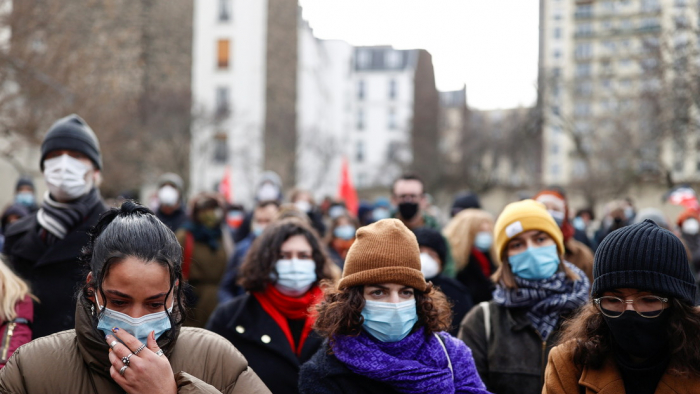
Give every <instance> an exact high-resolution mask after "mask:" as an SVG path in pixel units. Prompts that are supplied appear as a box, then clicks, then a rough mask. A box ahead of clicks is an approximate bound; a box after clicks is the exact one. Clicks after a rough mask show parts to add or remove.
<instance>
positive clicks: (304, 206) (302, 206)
mask: <svg viewBox="0 0 700 394" xmlns="http://www.w3.org/2000/svg"><path fill="white" fill-rule="evenodd" d="M294 206H296V207H297V209H298V210H300V211H302V212H304V213H309V212H311V208H312V206H311V203H310V202H308V201H305V200H299V201H297V202H295V203H294Z"/></svg>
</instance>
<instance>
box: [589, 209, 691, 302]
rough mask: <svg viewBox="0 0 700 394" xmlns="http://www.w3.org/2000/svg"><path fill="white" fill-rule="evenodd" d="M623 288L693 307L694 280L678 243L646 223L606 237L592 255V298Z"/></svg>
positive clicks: (669, 234) (616, 231)
mask: <svg viewBox="0 0 700 394" xmlns="http://www.w3.org/2000/svg"><path fill="white" fill-rule="evenodd" d="M625 287H629V288H633V289H639V290H646V291H651V292H658V293H661V294H664V295H667V296H669V297H674V298H677V299H679V300H681V301H684V302H686V303H688V304H691V305H694V304H695V292H696V287H695V280H694V279H693V274H692V273H691V272H690V266H689V263H688V256H687V255H686V252H685V246H683V243H682V242H681V240H680V239H678V237H676V236H675V235H674V234H673V233H671V232H670V231H668V230H665V229H663V228H661V227H659V226H658V225H656V223H654V222H653V221H651V220H648V219H647V220H645V221H643V222H641V223H637V224H633V225H631V226H626V227H623V228H621V229H618V230H615V231H613V232H612V233H610V234H608V236H607V237H605V239H604V240H603V242H601V244H600V246H599V247H598V250H597V251H596V254H595V262H594V265H593V286H592V288H591V295H592V296H594V297H599V296H600V295H601V294H602V293H603V292H605V291H608V290H613V289H619V288H625Z"/></svg>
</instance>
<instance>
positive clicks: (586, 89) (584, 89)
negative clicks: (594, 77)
mask: <svg viewBox="0 0 700 394" xmlns="http://www.w3.org/2000/svg"><path fill="white" fill-rule="evenodd" d="M591 93H593V84H592V83H591V81H582V82H578V83H577V84H576V94H579V95H581V96H590V95H591Z"/></svg>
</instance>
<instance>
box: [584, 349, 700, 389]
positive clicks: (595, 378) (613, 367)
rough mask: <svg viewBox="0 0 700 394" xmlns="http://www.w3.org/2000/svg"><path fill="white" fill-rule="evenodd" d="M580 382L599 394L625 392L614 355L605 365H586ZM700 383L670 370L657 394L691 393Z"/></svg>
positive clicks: (662, 380) (695, 379)
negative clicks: (599, 366) (590, 366)
mask: <svg viewBox="0 0 700 394" xmlns="http://www.w3.org/2000/svg"><path fill="white" fill-rule="evenodd" d="M578 384H579V385H581V386H584V387H587V388H590V389H591V390H593V392H595V393H598V394H616V393H624V392H625V383H624V381H623V380H622V375H621V374H620V370H619V369H618V368H617V364H616V363H615V361H614V357H613V356H608V357H607V358H606V360H605V362H604V363H603V366H602V367H601V368H598V369H593V368H589V367H584V368H583V371H582V373H581V378H580V379H579V381H578ZM699 384H700V379H698V378H687V377H679V376H675V375H671V374H669V373H668V372H666V373H664V375H663V376H662V377H661V381H660V382H659V385H658V386H657V387H656V391H655V392H654V393H655V394H678V393H689V392H692V391H693V390H695V389H696V388H697V387H698V385H699Z"/></svg>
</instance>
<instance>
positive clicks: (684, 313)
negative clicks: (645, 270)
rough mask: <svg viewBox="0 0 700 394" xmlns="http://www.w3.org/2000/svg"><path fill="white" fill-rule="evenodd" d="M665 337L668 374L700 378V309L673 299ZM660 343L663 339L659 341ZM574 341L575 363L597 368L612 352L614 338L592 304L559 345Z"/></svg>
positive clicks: (568, 328) (565, 325) (568, 323)
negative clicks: (668, 353) (667, 351)
mask: <svg viewBox="0 0 700 394" xmlns="http://www.w3.org/2000/svg"><path fill="white" fill-rule="evenodd" d="M668 313H670V314H671V315H670V316H669V320H668V327H667V330H666V335H667V338H668V349H669V350H670V351H671V361H670V364H669V371H670V372H671V373H673V374H676V375H696V376H700V336H698V335H697V333H698V331H700V308H698V307H695V306H691V305H688V304H686V303H684V302H681V301H679V300H677V299H672V301H671V307H670V308H668ZM660 340H661V339H660ZM567 342H573V343H574V344H575V349H574V362H575V363H576V365H578V366H580V367H583V366H589V367H591V368H594V369H598V368H600V367H601V366H602V365H603V362H604V361H605V359H606V358H607V357H608V356H609V355H610V354H611V353H612V349H613V338H612V334H611V333H610V329H609V328H608V325H607V324H606V323H605V320H604V318H603V314H602V313H601V312H600V311H599V310H598V308H597V307H596V306H595V305H594V304H593V303H592V302H591V303H588V304H586V305H585V306H584V307H582V308H581V309H580V310H579V312H578V314H577V315H576V316H575V317H573V318H571V319H569V320H567V321H565V322H564V323H563V325H562V335H561V337H560V338H559V343H560V344H563V343H567Z"/></svg>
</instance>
